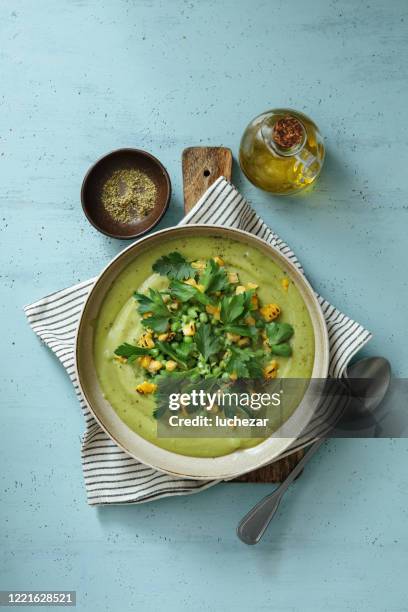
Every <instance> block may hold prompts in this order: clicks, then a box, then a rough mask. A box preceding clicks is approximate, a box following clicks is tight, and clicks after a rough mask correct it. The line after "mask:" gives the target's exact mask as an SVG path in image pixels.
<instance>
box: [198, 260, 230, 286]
mask: <svg viewBox="0 0 408 612" xmlns="http://www.w3.org/2000/svg"><path fill="white" fill-rule="evenodd" d="M200 283H201V284H202V285H203V286H204V287H205V290H206V291H207V292H208V293H214V292H215V291H224V290H225V289H226V288H227V287H228V285H229V283H228V278H227V273H226V272H225V270H224V268H221V267H220V266H219V265H218V264H217V262H215V261H214V260H213V259H210V260H209V261H207V265H206V267H205V269H204V272H203V273H202V274H201V276H200Z"/></svg>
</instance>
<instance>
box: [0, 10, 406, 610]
mask: <svg viewBox="0 0 408 612" xmlns="http://www.w3.org/2000/svg"><path fill="white" fill-rule="evenodd" d="M407 20H408V6H407V3H406V2H404V1H403V0H400V1H398V0H393V2H384V1H378V0H369V1H368V2H354V1H353V0H349V1H340V2H325V1H324V0H312V1H309V2H304V1H303V0H295V1H292V2H285V1H262V0H252V1H251V2H244V1H241V0H223V1H222V2H215V1H214V2H213V1H209V0H208V1H206V0H204V1H201V2H198V1H194V0H186V1H182V0H173V1H171V2H169V1H168V0H163V1H157V0H133V1H132V2H125V1H124V0H117V1H115V0H106V1H105V2H103V3H100V2H97V1H95V0H82V1H80V2H79V1H77V2H72V1H69V0H60V1H59V2H51V1H50V0H40V1H39V2H29V1H17V2H16V1H13V2H11V1H9V0H4V1H3V2H2V4H1V7H0V24H1V25H0V28H1V40H2V45H1V52H0V74H1V85H2V87H1V89H2V92H1V97H0V105H1V106H0V109H1V111H0V112H1V114H0V169H1V191H0V206H1V214H0V229H1V234H0V243H1V244H0V248H1V253H2V254H1V261H2V265H1V270H0V287H1V302H0V321H1V327H2V331H1V338H2V351H1V353H2V358H1V368H0V381H1V383H0V384H1V398H2V401H1V404H2V410H1V414H2V417H1V418H2V444H1V449H0V453H1V475H0V481H1V487H0V490H1V509H0V515H1V523H2V527H1V535H0V537H1V547H0V548H1V552H0V555H1V562H0V564H1V565H0V575H1V578H0V588H2V589H37V590H42V589H48V590H51V589H58V590H61V589H75V590H76V591H77V594H78V595H77V596H78V604H77V607H78V609H79V610H86V611H91V612H93V611H100V610H113V611H120V612H124V611H127V610H133V609H134V610H143V611H145V610H149V611H150V610H162V609H167V610H178V611H180V610H191V609H194V610H232V609H234V610H247V609H251V610H275V611H278V612H280V611H282V612H283V611H285V612H287V611H298V610H301V611H302V612H307V611H309V610H310V611H313V612H316V611H320V610H322V611H325V612H326V611H328V610H330V611H331V610H334V611H344V610H350V611H358V612H362V611H366V610H367V611H370V612H373V611H384V610H387V611H390V612H391V611H392V612H397V611H402V610H404V611H405V610H407V608H408V601H407V591H406V561H407V553H408V533H407V518H408V517H407V507H408V482H407V467H406V466H407V458H408V442H407V440H371V441H358V440H355V441H348V440H344V441H332V442H330V443H328V444H327V445H326V447H325V448H323V449H322V450H321V451H320V452H319V454H318V456H317V457H316V458H315V459H314V460H313V462H312V463H311V465H310V466H309V467H308V469H307V470H306V471H305V473H304V474H303V475H302V477H301V478H300V479H299V480H298V481H297V483H296V484H295V485H294V486H293V487H292V489H291V491H290V492H289V494H288V495H287V497H286V499H285V500H284V503H283V505H282V506H281V508H280V511H279V515H278V516H277V517H276V519H275V520H274V522H273V525H272V526H271V528H270V530H269V532H268V534H267V535H266V537H265V539H264V540H263V541H262V543H261V544H260V545H259V546H257V547H254V548H249V547H246V546H245V545H243V544H242V543H241V542H240V541H238V540H237V538H236V536H235V526H236V523H237V521H238V520H239V519H240V518H241V516H242V515H243V514H244V513H245V512H246V511H247V510H248V509H249V507H250V506H251V505H252V504H253V503H254V502H256V501H257V500H258V499H259V498H260V497H261V496H263V495H264V494H266V493H267V492H268V491H270V490H271V486H270V485H248V484H224V485H220V486H218V487H216V488H214V489H212V490H208V491H206V492H203V493H200V494H198V495H196V496H191V497H180V498H172V499H166V500H162V501H158V502H157V503H149V504H146V505H141V506H122V507H103V508H100V509H95V508H89V507H88V506H87V505H86V501H85V493H84V488H83V484H82V476H81V466H80V456H79V451H80V436H81V432H82V430H83V423H82V417H81V414H80V410H79V407H78V405H77V402H76V399H75V396H74V392H73V389H72V387H71V384H70V383H69V381H68V378H67V377H66V375H65V373H64V371H63V370H62V368H61V366H60V365H59V364H58V363H57V362H56V360H55V359H54V358H53V357H52V356H51V354H50V353H49V352H48V351H47V349H45V348H44V347H43V346H41V345H40V343H39V342H38V341H37V339H36V338H35V337H34V334H33V333H32V332H31V331H30V330H29V328H28V325H27V324H26V322H25V319H24V315H23V312H22V306H23V305H24V304H26V303H28V302H30V301H33V300H35V299H38V298H40V297H42V296H43V295H44V294H46V293H49V292H51V291H54V290H56V289H59V288H61V287H64V286H67V285H69V284H72V283H75V282H76V281H79V280H82V279H86V278H87V277H89V276H92V275H94V274H95V273H97V272H98V271H99V270H100V269H101V267H102V266H103V265H105V264H106V262H108V260H109V259H110V258H111V257H112V256H113V255H114V254H116V253H117V252H118V251H119V250H120V249H121V248H123V246H124V243H118V242H116V241H114V240H110V239H108V238H106V237H104V236H102V235H101V234H98V233H97V232H96V231H95V230H94V229H93V228H92V227H90V226H89V225H88V223H87V221H86V220H85V218H84V216H83V214H82V211H81V207H80V203H79V189H80V184H81V180H82V177H83V174H84V172H85V171H86V169H87V168H88V166H89V165H90V164H91V162H93V161H94V160H95V159H96V158H97V157H99V156H100V155H101V154H103V153H105V152H107V151H109V150H111V149H114V148H117V147H121V146H135V147H140V148H144V149H147V150H149V151H151V152H152V153H153V154H155V155H157V156H158V157H159V158H160V159H161V160H162V161H163V163H164V164H165V165H166V167H167V168H168V170H169V172H170V175H171V178H172V182H173V186H174V195H173V198H172V202H171V207H170V210H169V212H168V214H167V215H166V217H165V219H164V220H163V221H162V223H161V226H160V227H165V226H166V225H172V224H174V223H175V222H177V221H178V220H179V219H180V218H181V214H182V188H181V162H180V156H181V151H182V149H183V148H184V147H186V146H189V145H200V144H211V145H225V146H228V147H231V148H232V150H233V151H234V153H235V154H236V153H237V150H238V146H239V139H240V135H241V133H242V130H243V128H244V127H245V125H246V123H247V122H248V120H249V119H251V118H252V117H253V116H254V115H256V114H258V113H259V112H261V111H263V110H265V109H267V108H268V107H273V106H281V105H285V106H286V105H287V106H292V107H295V108H298V109H299V110H303V111H305V112H306V113H309V114H310V115H311V116H312V117H313V118H315V120H316V121H317V123H318V124H319V126H320V127H321V129H322V132H323V133H324V134H325V136H326V143H327V147H328V155H327V163H326V166H325V169H324V172H323V175H322V177H321V180H320V182H319V184H318V185H317V187H316V189H315V191H314V193H313V194H312V195H310V196H308V197H306V198H304V199H299V198H297V199H293V200H290V199H283V198H274V197H270V196H268V195H266V194H263V193H261V192H260V191H257V190H255V189H254V188H252V187H251V186H250V185H249V184H248V182H247V181H246V180H245V179H244V178H243V177H242V175H241V174H240V172H239V170H238V169H237V168H235V176H234V181H235V183H236V184H237V185H238V187H239V188H241V189H242V191H243V192H244V193H245V194H246V195H247V196H248V197H249V199H250V201H251V202H252V203H253V205H254V206H255V208H256V209H257V210H258V212H260V213H261V214H262V215H263V216H264V217H265V219H266V220H267V222H268V223H270V224H271V225H272V226H273V227H274V228H275V229H276V230H277V231H279V232H280V233H281V235H282V236H283V237H284V238H285V239H286V240H287V241H288V242H289V243H290V244H291V245H292V246H293V248H294V249H295V250H296V251H297V254H298V256H299V258H300V259H301V260H302V262H303V264H304V266H305V268H306V270H307V272H308V275H309V277H310V279H311V281H312V282H313V284H314V285H315V287H316V288H317V289H318V290H319V291H320V292H321V293H322V294H323V295H325V296H326V297H327V298H328V299H330V300H331V301H333V302H334V303H335V304H336V305H338V306H339V307H340V308H341V309H343V310H344V311H345V312H347V313H348V314H350V315H351V316H353V317H355V318H357V319H358V320H359V321H361V322H362V323H363V324H365V325H366V326H367V327H369V328H370V329H371V330H373V331H374V333H375V339H374V340H373V341H372V342H371V344H370V345H369V346H368V347H367V349H366V351H365V354H375V353H381V354H383V355H385V356H387V357H389V358H390V359H391V360H392V364H393V368H394V372H395V374H396V375H399V376H407V375H408V343H407V342H406V307H405V305H406V304H407V302H408V284H407V275H406V257H407V252H406V228H407V220H408V219H407V191H408V190H407V181H406V168H407V164H408V122H407V117H406V102H407V69H406V67H407V65H408V39H407V36H406V27H407ZM397 296H398V299H397Z"/></svg>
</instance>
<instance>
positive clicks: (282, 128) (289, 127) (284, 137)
mask: <svg viewBox="0 0 408 612" xmlns="http://www.w3.org/2000/svg"><path fill="white" fill-rule="evenodd" d="M304 137H305V130H304V127H303V125H302V124H301V122H300V121H299V119H296V117H293V116H292V115H285V116H284V117H282V119H278V120H277V121H276V122H275V124H274V126H273V130H272V139H273V141H274V142H275V144H277V145H278V147H281V149H293V148H294V147H297V146H298V145H300V144H301V143H302V141H303V139H304Z"/></svg>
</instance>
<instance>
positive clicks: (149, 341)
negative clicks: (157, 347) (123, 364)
mask: <svg viewBox="0 0 408 612" xmlns="http://www.w3.org/2000/svg"><path fill="white" fill-rule="evenodd" d="M137 345H138V346H141V347H142V348H153V347H154V341H153V338H152V332H151V331H147V332H145V333H144V334H143V335H142V336H140V338H139V341H138V343H137Z"/></svg>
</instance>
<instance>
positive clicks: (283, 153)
mask: <svg viewBox="0 0 408 612" xmlns="http://www.w3.org/2000/svg"><path fill="white" fill-rule="evenodd" d="M323 161H324V145H323V140H322V137H321V135H320V132H319V129H318V127H317V126H316V125H315V123H314V122H313V121H312V120H311V119H309V117H307V116H306V115H304V114H303V113H300V112H297V111H294V110H291V109H285V108H280V109H275V110H270V111H267V112H265V113H262V114H261V115H259V116H258V117H255V119H253V120H252V121H251V123H250V124H249V125H248V126H247V128H246V130H245V132H244V134H243V136H242V139H241V145H240V151H239V162H240V165H241V168H242V170H243V172H244V174H245V175H246V177H247V178H248V179H249V180H250V181H251V183H253V184H254V185H256V186H257V187H260V188H261V189H263V190H265V191H269V192H271V193H274V194H277V195H292V194H294V193H297V192H299V191H302V190H303V189H306V187H308V186H309V185H311V184H312V183H313V182H314V181H315V180H316V179H317V177H318V176H319V174H320V171H321V169H322V166H323Z"/></svg>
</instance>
